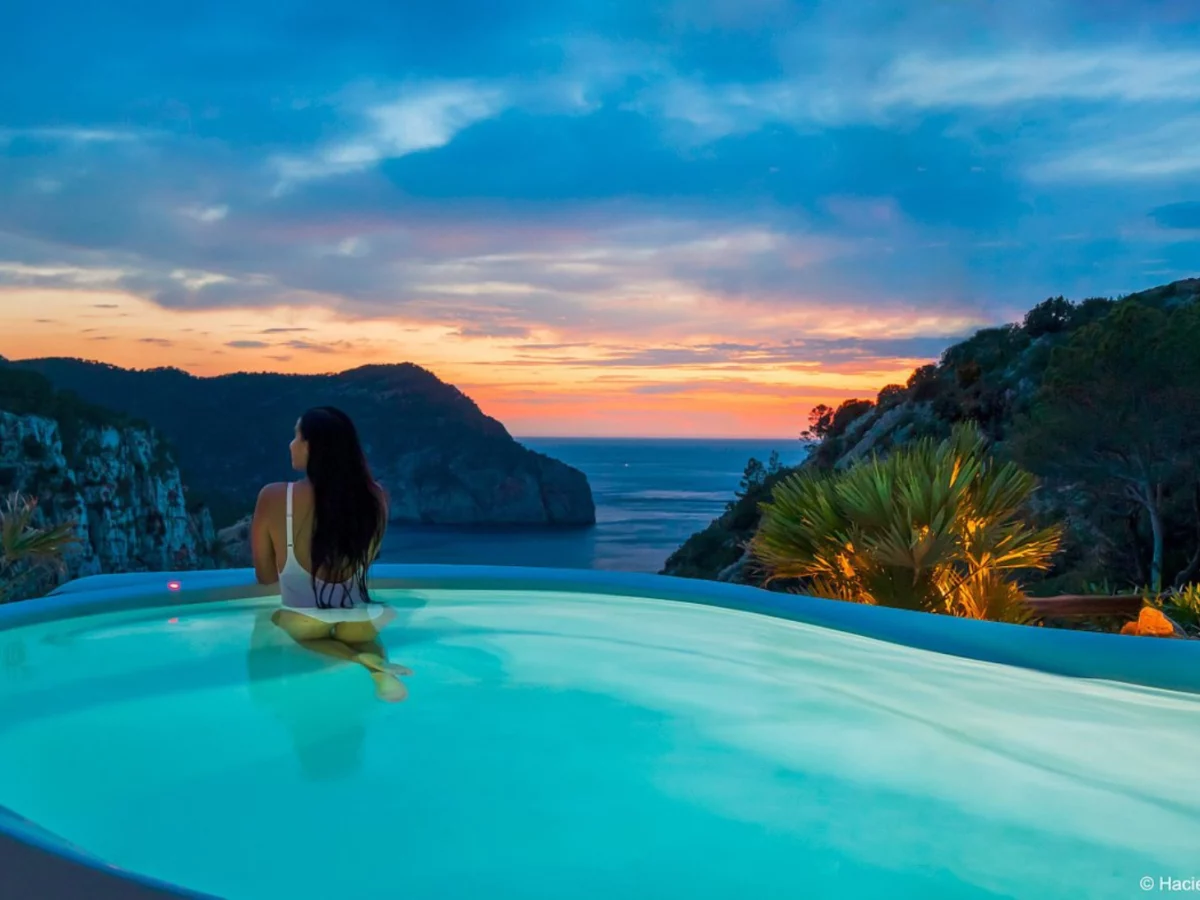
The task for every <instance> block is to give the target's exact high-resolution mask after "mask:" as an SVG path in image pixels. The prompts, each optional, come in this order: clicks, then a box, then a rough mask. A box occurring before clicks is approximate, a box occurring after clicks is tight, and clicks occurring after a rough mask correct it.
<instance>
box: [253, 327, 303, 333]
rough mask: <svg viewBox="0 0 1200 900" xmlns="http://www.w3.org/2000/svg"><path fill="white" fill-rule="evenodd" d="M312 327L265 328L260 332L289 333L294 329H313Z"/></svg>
mask: <svg viewBox="0 0 1200 900" xmlns="http://www.w3.org/2000/svg"><path fill="white" fill-rule="evenodd" d="M311 330H312V329H311V328H264V329H263V330H262V331H260V332H259V334H287V333H289V332H293V331H311Z"/></svg>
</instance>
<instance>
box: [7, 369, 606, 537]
mask: <svg viewBox="0 0 1200 900" xmlns="http://www.w3.org/2000/svg"><path fill="white" fill-rule="evenodd" d="M10 365H12V366H19V367H20V368H21V369H23V370H33V371H37V372H39V373H41V374H43V375H45V376H46V377H47V378H49V379H50V380H51V381H52V382H53V383H54V384H55V385H56V386H58V387H59V388H63V389H69V390H71V391H73V392H75V393H77V394H78V395H79V396H81V397H82V398H84V399H85V400H87V401H90V402H92V403H96V404H99V405H102V406H105V407H107V408H110V409H114V410H118V411H121V412H123V413H126V414H129V415H132V416H137V417H140V418H142V419H145V420H147V421H150V422H152V423H154V426H155V428H157V429H159V430H160V431H161V432H162V433H163V434H164V435H165V436H166V437H167V439H168V440H169V441H170V442H171V444H172V446H174V447H176V448H177V449H178V458H179V462H180V466H181V468H182V470H183V472H184V476H185V478H186V479H187V481H188V484H189V485H191V486H192V487H193V489H194V490H195V491H196V492H198V493H200V494H202V495H203V497H204V498H205V500H206V502H207V503H208V505H209V506H210V507H211V508H212V509H213V515H214V518H215V519H216V521H217V524H218V526H221V527H226V526H229V525H231V524H233V523H234V522H236V521H237V520H239V519H240V518H242V517H243V516H244V515H246V514H247V513H249V512H250V511H251V510H252V508H253V505H254V498H255V497H256V496H257V494H258V491H259V489H260V488H261V487H262V485H263V484H264V483H266V482H270V481H282V480H286V479H289V478H294V477H295V474H294V473H293V472H292V471H291V469H290V467H289V465H288V449H287V444H288V442H289V441H290V440H291V438H292V429H293V426H294V425H295V422H296V419H297V417H298V416H299V415H300V414H301V413H302V412H303V411H304V410H305V409H306V408H308V407H310V406H318V405H322V404H332V405H336V406H339V407H341V408H342V409H344V410H345V411H346V412H347V413H349V414H350V416H351V417H353V418H354V420H355V422H356V424H357V425H358V428H359V431H360V433H361V435H362V439H363V443H364V444H365V446H366V449H367V455H368V457H369V459H370V461H371V465H372V467H373V468H374V470H375V474H376V477H377V478H378V479H379V480H380V482H381V483H382V484H383V485H384V486H385V487H386V488H387V490H388V492H389V493H390V495H391V510H392V517H393V521H398V522H423V523H437V524H484V523H487V524H512V525H518V524H519V525H565V526H570V525H590V524H593V523H594V522H595V517H596V511H595V504H594V501H593V499H592V493H591V488H590V487H589V485H588V482H587V478H586V477H585V476H584V475H583V473H582V472H580V471H578V470H576V469H573V468H571V467H570V466H567V465H565V464H563V463H561V462H559V461H558V460H555V459H551V458H550V457H547V456H543V455H541V454H539V453H535V452H533V451H531V450H529V449H527V448H526V447H523V446H522V445H521V444H519V443H518V442H517V441H515V440H514V439H513V438H512V437H511V436H510V435H509V434H508V432H507V431H506V430H505V428H504V426H503V425H501V424H500V423H499V422H498V421H496V420H495V419H492V418H490V417H488V416H486V415H484V414H483V412H482V411H481V410H480V409H479V407H478V406H476V405H475V403H474V402H473V401H472V400H471V399H470V398H468V397H467V396H466V395H465V394H463V393H462V392H461V391H459V390H458V389H457V388H455V387H454V386H452V385H449V384H446V383H444V382H442V381H440V380H439V379H438V378H436V377H435V376H434V375H433V374H431V373H430V372H427V371H426V370H424V369H422V368H420V367H418V366H415V365H411V364H407V363H406V364H403V365H387V366H363V367H361V368H358V369H353V370H350V371H347V372H341V373H338V374H332V375H280V374H272V373H259V374H247V373H240V374H235V375H224V376H220V377H216V378H198V377H195V376H192V375H189V374H187V373H186V372H182V371H180V370H178V369H156V370H147V371H133V370H127V369H121V368H118V367H115V366H109V365H104V364H101V363H91V362H83V361H81V360H70V359H41V360H24V361H21V362H20V363H12V364H10Z"/></svg>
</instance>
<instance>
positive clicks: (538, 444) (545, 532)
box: [380, 437, 808, 572]
mask: <svg viewBox="0 0 1200 900" xmlns="http://www.w3.org/2000/svg"><path fill="white" fill-rule="evenodd" d="M516 440H518V441H519V442H520V443H521V444H523V445H525V446H526V447H528V448H529V449H531V450H535V451H537V452H538V453H544V454H546V455H547V456H552V457H554V458H555V459H559V460H561V461H562V462H564V463H566V464H567V465H570V466H574V467H575V468H577V469H579V470H580V471H582V472H583V473H584V474H585V475H586V476H587V479H588V483H589V484H590V485H591V488H592V495H593V497H594V498H595V501H596V524H595V525H594V526H587V527H576V528H548V527H532V526H531V527H520V526H517V527H513V526H469V527H464V526H449V525H446V526H430V525H392V526H391V527H390V528H389V529H388V534H387V536H386V538H385V539H384V544H383V549H382V551H381V553H380V562H388V563H436V564H458V565H511V566H550V567H555V568H570V569H609V570H621V571H631V572H658V571H660V570H661V569H662V567H663V564H664V563H665V562H666V559H667V557H668V556H670V555H671V553H673V552H674V551H675V550H676V549H677V548H678V547H679V545H680V544H682V543H683V542H684V541H685V540H687V539H688V538H689V537H690V536H691V535H692V534H694V533H695V532H697V531H700V530H702V529H703V528H705V527H706V526H707V525H708V523H709V522H711V521H712V520H713V519H715V518H716V517H717V516H719V515H720V514H721V513H722V512H723V511H724V509H725V506H726V504H727V503H729V501H731V500H733V499H734V497H735V494H736V491H737V488H738V483H739V482H740V481H741V479H742V474H743V472H744V471H745V468H746V463H747V462H748V461H749V460H750V458H751V457H754V458H756V459H759V460H761V461H762V462H763V463H764V464H765V463H766V462H767V460H768V459H769V458H770V456H771V453H772V452H773V451H774V452H778V453H779V457H780V462H782V463H783V464H784V465H796V464H797V463H799V462H801V461H802V460H803V459H804V457H805V455H806V454H807V452H808V449H807V446H806V445H805V444H804V443H803V442H802V441H800V440H799V439H797V438H791V439H787V438H783V439H778V440H770V439H754V438H716V439H706V438H628V437H621V438H592V437H566V438H542V437H537V438H521V437H518V438H517V439H516Z"/></svg>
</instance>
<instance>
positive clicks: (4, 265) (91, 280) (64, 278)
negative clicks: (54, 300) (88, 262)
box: [0, 262, 129, 287]
mask: <svg viewBox="0 0 1200 900" xmlns="http://www.w3.org/2000/svg"><path fill="white" fill-rule="evenodd" d="M128 274H129V273H128V272H127V271H126V270H123V269H112V268H91V267H84V266H68V265H27V264H25V263H20V262H0V281H8V282H10V283H16V284H30V283H37V282H39V281H49V282H55V283H59V284H66V285H72V286H79V287H100V286H104V285H111V284H115V283H117V282H119V281H120V280H121V279H122V278H124V277H126V276H127V275H128Z"/></svg>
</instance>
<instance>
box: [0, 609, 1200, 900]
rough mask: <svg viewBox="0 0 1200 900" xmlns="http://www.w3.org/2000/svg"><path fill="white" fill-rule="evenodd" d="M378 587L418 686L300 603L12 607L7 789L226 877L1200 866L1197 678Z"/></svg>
mask: <svg viewBox="0 0 1200 900" xmlns="http://www.w3.org/2000/svg"><path fill="white" fill-rule="evenodd" d="M377 596H378V597H379V598H380V599H382V600H385V601H386V602H388V603H389V604H391V605H392V606H394V607H395V608H396V609H397V611H398V612H399V617H398V618H397V619H396V621H395V622H394V623H393V624H392V625H391V627H390V628H389V629H388V631H387V632H386V633H385V643H386V644H387V646H388V648H389V650H390V652H391V656H392V658H393V660H395V661H396V662H400V663H403V664H405V665H407V666H410V667H411V668H412V669H413V670H414V674H413V675H412V676H411V677H408V678H406V679H404V681H405V683H406V684H407V687H408V691H409V696H408V698H407V699H406V700H405V701H404V702H401V703H394V704H389V703H383V702H380V701H379V700H378V699H376V697H375V691H374V685H373V683H372V680H371V678H370V677H369V675H368V674H367V672H366V671H365V670H363V669H362V668H359V667H357V666H353V665H349V664H343V663H334V662H332V661H329V660H327V659H325V658H322V657H318V656H316V655H315V654H312V653H310V652H308V651H306V650H304V649H302V648H299V647H297V646H295V645H293V644H292V643H291V642H290V641H289V640H288V639H286V638H285V637H284V636H283V635H282V634H281V633H280V632H279V631H278V630H277V629H276V628H275V627H274V626H273V625H271V623H270V621H269V615H270V612H271V610H272V609H273V608H274V606H275V604H276V603H277V602H278V601H277V600H270V599H258V600H244V601H228V602H221V603H201V604H188V605H181V606H179V607H173V608H157V609H149V610H134V611H123V612H111V613H102V614H98V615H90V616H83V617H76V618H71V619H59V620H56V621H50V622H42V623H39V624H29V625H23V626H18V627H15V628H10V629H8V630H6V631H0V650H2V654H0V658H2V660H3V671H2V680H0V805H3V806H5V807H8V808H9V809H10V810H12V811H13V812H15V813H17V814H19V815H21V816H24V817H26V818H28V819H30V820H32V821H34V822H36V823H38V825H40V826H41V827H43V828H45V829H47V830H48V831H49V832H52V833H53V834H55V835H56V836H58V837H59V838H61V839H63V840H65V841H68V842H71V843H72V844H74V845H76V846H77V847H79V848H82V849H83V850H84V851H86V852H87V853H90V854H92V855H94V856H96V857H98V858H100V859H102V860H105V861H107V862H109V863H112V864H114V865H117V866H120V867H123V868H125V869H129V870H131V871H134V872H137V873H141V874H143V875H147V876H151V877H154V878H157V879H161V880H163V881H166V882H169V883H172V884H177V885H183V886H186V887H187V888H189V889H192V890H195V891H200V892H204V893H207V894H211V895H215V896H218V897H225V898H229V900H242V898H246V900H250V898H254V900H262V898H270V900H274V898H292V900H304V898H314V900H315V898H321V900H327V898H332V897H363V898H373V897H375V898H406V900H418V898H449V900H457V898H483V897H487V898H505V900H507V898H547V900H550V898H553V900H564V898H585V900H591V898H597V900H598V898H606V900H608V898H616V897H620V898H676V897H678V898H691V900H699V898H714V900H715V898H720V900H729V898H780V900H783V898H789V900H791V898H799V897H804V898H822V897H829V898H839V900H854V898H873V900H878V898H909V897H911V898H920V900H930V898H985V897H986V898H995V897H1014V898H1038V900H1051V898H1066V897H1072V898H1088V900H1101V898H1110V897H1111V898H1129V897H1133V896H1139V895H1142V891H1141V890H1140V889H1139V887H1138V885H1139V881H1140V879H1141V878H1143V877H1146V876H1150V877H1153V878H1155V879H1158V878H1160V877H1174V878H1185V877H1190V876H1194V875H1196V874H1197V871H1196V870H1197V869H1200V856H1198V855H1197V854H1198V849H1197V848H1200V779H1197V778H1196V760H1197V758H1198V754H1200V695H1196V694H1190V693H1182V692H1173V691H1168V690H1159V689H1151V688H1139V687H1134V686H1130V685H1124V684H1118V683H1116V682H1107V681H1088V680H1081V679H1075V678H1068V677H1063V676H1058V675H1050V674H1044V673H1039V672H1035V671H1030V670H1026V669H1019V668H1013V667H1008V666H1003V665H998V664H993V663H985V662H978V661H973V660H969V659H964V658H959V657H954V656H946V655H942V654H938V653H931V652H927V651H923V650H918V649H913V648H911V647H906V646H902V645H898V644H894V643H885V642H882V641H877V640H873V639H870V638H866V637H858V636H854V635H852V634H848V633H844V632H840V631H835V630H831V629H827V628H822V627H818V626H815V625H807V624H801V623H797V622H791V621H784V620H780V619H775V618H771V617H768V616H763V615H756V614H753V613H748V612H738V611H733V610H728V609H719V608H713V607H709V606H703V605H692V604H686V603H677V602H670V601H662V600H651V599H638V598H630V597H620V596H608V595H600V594H587V593H578V592H562V593H547V592H531V591H520V590H492V591H469V590H408V591H400V590H390V591H379V592H377ZM1129 640H1137V639H1133V638H1130V639H1129Z"/></svg>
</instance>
